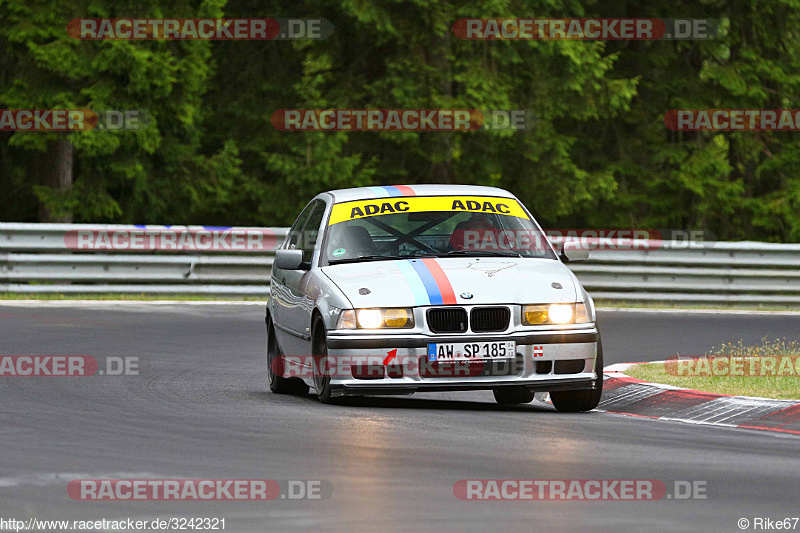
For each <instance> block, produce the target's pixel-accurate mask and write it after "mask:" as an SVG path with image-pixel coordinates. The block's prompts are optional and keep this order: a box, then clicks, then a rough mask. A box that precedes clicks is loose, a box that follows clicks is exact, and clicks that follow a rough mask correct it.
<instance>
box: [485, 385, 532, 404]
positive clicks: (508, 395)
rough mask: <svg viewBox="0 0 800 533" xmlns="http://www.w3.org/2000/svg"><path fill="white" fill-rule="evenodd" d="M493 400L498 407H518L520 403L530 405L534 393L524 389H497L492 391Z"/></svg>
mask: <svg viewBox="0 0 800 533" xmlns="http://www.w3.org/2000/svg"><path fill="white" fill-rule="evenodd" d="M492 392H493V393H494V399H495V401H497V403H499V404H500V405H518V404H521V403H531V402H532V401H533V396H534V393H533V392H531V391H529V390H528V389H526V388H525V387H520V386H516V385H515V386H513V387H497V388H496V389H494V390H493V391H492Z"/></svg>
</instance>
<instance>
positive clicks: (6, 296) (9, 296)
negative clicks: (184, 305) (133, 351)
mask: <svg viewBox="0 0 800 533" xmlns="http://www.w3.org/2000/svg"><path fill="white" fill-rule="evenodd" d="M267 299H268V297H266V296H246V295H243V296H238V295H231V296H214V295H204V294H148V293H136V294H128V293H119V294H114V293H103V294H94V293H87V294H59V293H20V292H3V293H0V301H2V300H131V301H150V300H180V301H186V302H201V301H233V300H238V301H243V302H253V301H255V302H263V301H265V300H267Z"/></svg>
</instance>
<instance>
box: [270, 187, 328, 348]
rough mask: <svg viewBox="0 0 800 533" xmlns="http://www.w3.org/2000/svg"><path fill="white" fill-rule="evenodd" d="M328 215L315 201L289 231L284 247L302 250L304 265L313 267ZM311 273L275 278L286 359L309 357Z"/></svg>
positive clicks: (278, 321)
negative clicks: (308, 287)
mask: <svg viewBox="0 0 800 533" xmlns="http://www.w3.org/2000/svg"><path fill="white" fill-rule="evenodd" d="M324 214H325V202H324V201H322V200H313V201H312V202H311V203H310V204H309V205H308V206H307V207H306V208H305V209H304V210H303V212H302V213H301V214H300V216H299V217H298V218H297V221H295V224H294V225H293V226H292V228H291V229H290V230H289V235H287V237H286V239H287V242H286V244H285V247H286V248H287V249H300V250H303V262H305V263H309V264H310V263H311V260H312V258H313V256H314V247H315V245H316V242H317V236H318V234H319V231H320V225H321V224H322V218H323V216H324ZM312 275H313V274H312V272H311V271H310V270H299V269H298V270H279V269H276V270H275V271H274V274H273V283H274V284H276V288H275V290H274V292H273V298H275V314H276V317H275V322H276V330H279V331H276V335H277V337H278V342H279V343H280V346H281V348H282V349H283V351H284V353H285V354H287V355H302V354H308V353H310V346H311V312H312V311H313V306H314V300H313V299H312V298H309V297H308V295H307V294H306V291H305V288H306V285H307V284H308V281H309V279H310V278H311V277H312Z"/></svg>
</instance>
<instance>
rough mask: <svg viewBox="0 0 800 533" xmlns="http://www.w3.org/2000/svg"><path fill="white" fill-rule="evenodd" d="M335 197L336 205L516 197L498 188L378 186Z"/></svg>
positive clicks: (340, 191) (342, 191) (345, 191)
mask: <svg viewBox="0 0 800 533" xmlns="http://www.w3.org/2000/svg"><path fill="white" fill-rule="evenodd" d="M328 194H330V195H331V196H333V201H334V203H340V202H350V201H353V200H371V199H374V198H391V197H393V196H450V195H464V196H498V197H501V198H514V195H513V194H511V193H510V192H508V191H505V190H503V189H498V188H497V187H483V186H480V185H447V184H425V185H378V186H374V187H356V188H353V189H337V190H334V191H328Z"/></svg>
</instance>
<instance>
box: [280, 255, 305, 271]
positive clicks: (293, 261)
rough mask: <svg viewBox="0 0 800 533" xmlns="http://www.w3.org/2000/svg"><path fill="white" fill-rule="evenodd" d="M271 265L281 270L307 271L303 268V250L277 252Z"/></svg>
mask: <svg viewBox="0 0 800 533" xmlns="http://www.w3.org/2000/svg"><path fill="white" fill-rule="evenodd" d="M273 265H274V266H275V267H276V268H280V269H281V270H301V269H302V270H308V269H307V268H303V266H308V265H307V264H305V265H304V264H303V250H277V251H276V252H275V262H274V263H273Z"/></svg>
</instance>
